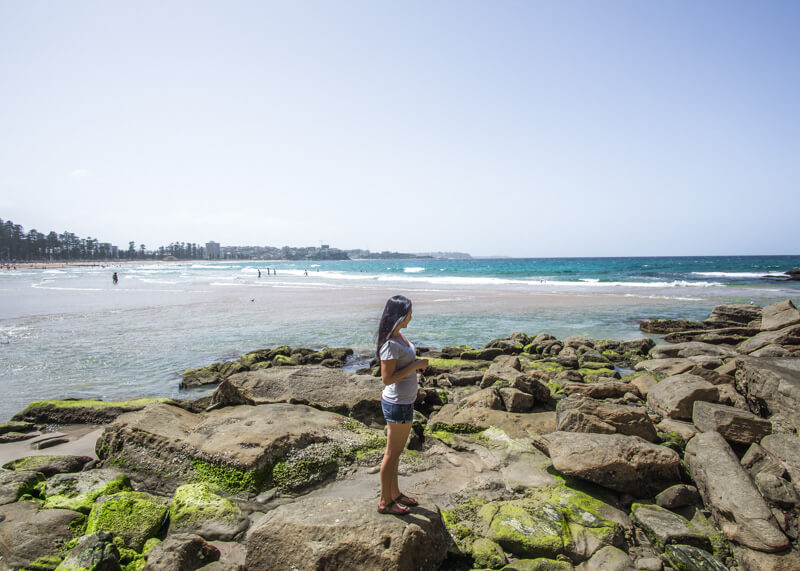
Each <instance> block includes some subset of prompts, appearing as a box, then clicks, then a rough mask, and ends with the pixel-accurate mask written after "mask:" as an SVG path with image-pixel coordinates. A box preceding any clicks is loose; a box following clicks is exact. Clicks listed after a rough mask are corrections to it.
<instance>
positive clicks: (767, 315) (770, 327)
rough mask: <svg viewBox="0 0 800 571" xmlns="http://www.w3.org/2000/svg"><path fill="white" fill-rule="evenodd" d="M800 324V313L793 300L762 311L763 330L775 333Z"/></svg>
mask: <svg viewBox="0 0 800 571" xmlns="http://www.w3.org/2000/svg"><path fill="white" fill-rule="evenodd" d="M797 324H800V311H798V310H797V307H796V306H795V305H794V303H792V300H791V299H787V300H786V301H781V302H778V303H773V304H772V305H768V306H766V307H765V308H764V309H763V310H762V311H761V330H762V331H775V330H777V329H783V328H784V327H789V326H790V325H797Z"/></svg>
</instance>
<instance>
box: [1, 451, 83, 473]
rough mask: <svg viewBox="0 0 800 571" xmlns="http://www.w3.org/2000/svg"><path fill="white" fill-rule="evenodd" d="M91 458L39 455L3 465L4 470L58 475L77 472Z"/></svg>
mask: <svg viewBox="0 0 800 571" xmlns="http://www.w3.org/2000/svg"><path fill="white" fill-rule="evenodd" d="M91 460H92V457H91V456H69V455H55V456H53V455H41V456H23V457H22V458H17V459H16V460H12V461H11V462H6V463H5V464H3V468H4V469H6V470H14V471H18V470H33V471H35V472H41V473H42V474H44V475H45V476H52V475H53V474H60V473H63V472H77V471H79V470H80V469H81V468H83V466H84V465H85V464H86V463H87V462H91Z"/></svg>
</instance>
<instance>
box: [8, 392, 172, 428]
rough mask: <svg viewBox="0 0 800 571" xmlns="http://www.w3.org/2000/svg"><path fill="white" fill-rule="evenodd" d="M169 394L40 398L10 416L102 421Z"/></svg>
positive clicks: (49, 420) (32, 419)
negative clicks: (118, 398) (121, 398)
mask: <svg viewBox="0 0 800 571" xmlns="http://www.w3.org/2000/svg"><path fill="white" fill-rule="evenodd" d="M171 400H172V399H169V398H140V399H134V400H125V401H103V400H98V399H89V400H79V399H67V400H40V401H34V402H32V403H30V404H29V405H28V406H27V407H25V408H24V409H23V410H21V411H20V412H18V413H17V414H15V415H14V416H13V417H11V420H22V421H28V422H36V423H40V424H42V423H57V424H105V423H108V422H111V421H112V420H114V419H115V418H117V417H118V416H119V415H120V414H123V413H126V412H131V411H135V410H141V409H143V408H144V407H145V406H147V405H148V404H149V403H152V402H169V401H171Z"/></svg>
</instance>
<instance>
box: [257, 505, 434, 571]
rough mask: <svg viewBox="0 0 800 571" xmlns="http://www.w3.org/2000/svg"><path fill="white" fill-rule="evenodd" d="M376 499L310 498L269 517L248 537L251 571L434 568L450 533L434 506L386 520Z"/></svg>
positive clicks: (286, 506) (415, 509)
mask: <svg viewBox="0 0 800 571" xmlns="http://www.w3.org/2000/svg"><path fill="white" fill-rule="evenodd" d="M376 504H377V500H376V499H372V498H371V499H369V500H352V499H344V498H305V499H302V500H298V501H296V502H294V503H292V504H288V505H282V506H279V507H277V508H275V509H274V510H272V511H270V512H268V513H267V514H266V515H265V517H264V518H263V519H261V520H260V521H259V522H258V523H256V524H255V525H254V526H253V527H251V528H250V530H249V531H248V532H247V537H246V539H245V544H246V546H247V561H246V566H247V568H248V569H292V568H296V569H328V570H331V571H333V570H336V569H342V570H348V571H349V570H350V569H398V570H408V571H411V570H413V569H435V568H438V566H439V565H440V564H441V563H442V561H443V560H444V558H445V556H446V555H447V532H446V530H445V527H444V524H443V522H442V517H441V514H440V513H439V510H438V509H437V508H436V507H435V506H426V502H425V501H424V499H422V501H421V505H420V506H419V507H416V508H413V509H412V511H411V513H410V514H409V515H406V516H400V517H394V516H386V515H381V514H379V513H378V512H377V510H376V509H375V506H376Z"/></svg>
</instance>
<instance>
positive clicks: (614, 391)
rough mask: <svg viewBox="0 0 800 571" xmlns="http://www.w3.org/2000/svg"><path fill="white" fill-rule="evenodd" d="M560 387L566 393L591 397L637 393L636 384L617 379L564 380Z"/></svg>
mask: <svg viewBox="0 0 800 571" xmlns="http://www.w3.org/2000/svg"><path fill="white" fill-rule="evenodd" d="M642 376H644V375H642ZM648 376H649V375H648ZM561 388H562V390H563V391H564V392H565V393H566V394H568V395H575V394H577V395H583V396H585V397H589V398H593V399H608V398H620V397H624V396H625V395H626V394H627V393H634V394H639V391H638V389H637V388H636V386H633V383H630V384H629V383H622V382H619V381H607V382H604V383H579V382H573V381H564V382H563V383H561Z"/></svg>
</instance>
